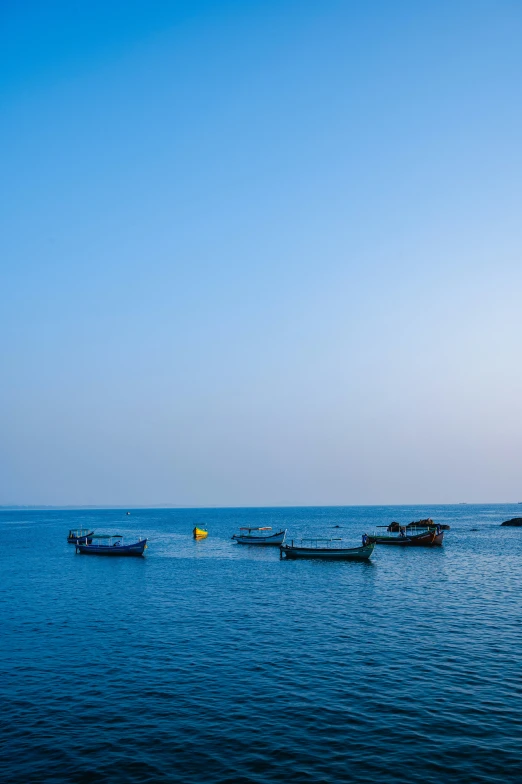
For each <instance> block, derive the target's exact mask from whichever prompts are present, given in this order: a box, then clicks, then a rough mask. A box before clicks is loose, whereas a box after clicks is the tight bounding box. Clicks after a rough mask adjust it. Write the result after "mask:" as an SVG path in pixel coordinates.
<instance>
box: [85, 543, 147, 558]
mask: <svg viewBox="0 0 522 784" xmlns="http://www.w3.org/2000/svg"><path fill="white" fill-rule="evenodd" d="M146 546H147V540H146V539H143V540H142V541H141V542H135V543H134V544H120V545H108V544H77V545H76V552H77V553H80V554H81V555H109V556H120V557H121V556H124V555H126V556H133V555H135V556H140V555H143V553H144V551H145V548H146Z"/></svg>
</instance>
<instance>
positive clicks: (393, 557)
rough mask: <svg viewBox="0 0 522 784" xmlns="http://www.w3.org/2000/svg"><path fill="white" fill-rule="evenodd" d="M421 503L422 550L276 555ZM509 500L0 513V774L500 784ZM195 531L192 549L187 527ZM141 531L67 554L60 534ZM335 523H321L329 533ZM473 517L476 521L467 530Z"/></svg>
mask: <svg viewBox="0 0 522 784" xmlns="http://www.w3.org/2000/svg"><path fill="white" fill-rule="evenodd" d="M427 515H431V516H432V517H433V518H434V519H435V520H436V522H440V523H449V524H450V525H451V526H452V528H451V531H450V532H448V533H447V534H446V539H445V544H444V547H443V548H438V549H434V550H427V549H423V548H419V549H416V548H412V549H404V550H403V549H398V548H385V547H380V548H376V549H375V552H374V559H373V562H372V563H371V564H364V563H351V562H348V563H327V562H314V561H296V562H292V561H288V562H286V561H280V560H279V553H278V550H277V548H274V549H272V548H266V549H260V548H249V547H244V546H241V545H236V544H235V543H233V542H232V541H231V540H230V536H231V535H232V533H233V532H234V531H235V530H236V529H237V527H238V526H239V525H240V524H253V525H263V524H266V525H272V526H273V527H274V528H278V527H279V526H284V527H287V528H288V529H289V536H290V538H298V537H300V536H303V535H333V536H337V535H341V534H342V535H343V536H344V537H345V538H346V540H347V541H348V542H350V543H352V544H353V545H356V544H358V543H359V541H360V535H361V533H362V532H363V531H370V530H373V527H374V526H375V525H380V524H386V523H388V522H390V521H391V520H399V521H403V522H409V521H411V520H413V519H419V518H420V517H425V516H427ZM518 515H522V507H521V506H516V505H513V506H507V505H506V506H471V505H470V506H463V505H462V506H461V505H459V506H453V507H451V506H445V507H436V506H432V507H416V508H414V507H402V508H399V507H346V508H299V509H205V510H193V509H191V510H182V509H172V510H157V509H156V510H133V511H132V514H131V516H130V517H129V516H126V515H125V513H124V512H122V511H118V510H109V511H99V510H89V511H81V512H78V511H33V510H29V511H2V512H0V536H1V547H0V559H1V563H0V570H1V571H0V575H1V577H0V580H1V586H0V587H1V619H2V626H1V648H0V683H1V687H0V691H1V698H2V699H1V704H0V738H1V743H2V749H1V768H0V778H1V780H2V781H3V782H6V783H7V782H16V783H17V784H18V783H19V782H49V784H52V782H60V783H61V782H78V783H79V782H82V783H83V782H111V783H112V782H161V781H169V782H183V783H184V784H185V783H187V784H189V783H192V782H202V783H204V784H214V783H215V784H217V783H218V782H219V783H220V784H224V782H230V783H232V782H239V783H240V784H241V783H242V782H244V783H245V784H246V782H256V783H259V784H260V783H261V782H296V784H300V782H303V784H304V783H305V782H306V783H308V782H309V783H310V784H312V782H314V783H315V782H317V783H318V782H328V783H329V782H345V781H346V782H352V781H353V782H377V781H378V782H386V783H387V784H389V783H394V782H424V783H425V784H426V783H427V782H437V784H439V782H455V783H456V782H459V784H460V782H462V783H463V784H464V782H465V783H466V784H468V783H471V782H472V783H473V784H476V783H478V782H488V783H489V782H515V781H520V779H521V778H522V703H521V695H522V667H521V665H522V645H521V642H522V640H521V624H522V613H521V611H520V606H521V598H520V591H521V586H522V530H520V529H513V528H499V524H500V523H501V522H502V521H503V520H505V519H508V518H509V517H513V516H518ZM196 523H197V524H198V525H201V526H202V527H206V528H208V530H209V532H210V534H209V537H208V539H206V540H203V541H200V542H195V541H193V539H192V538H191V529H192V528H193V526H194V525H195V524H196ZM79 525H84V526H89V527H90V526H92V527H94V528H96V530H97V531H98V532H100V533H101V532H113V533H123V534H130V536H131V538H133V537H134V536H135V535H136V534H142V535H145V536H147V537H149V540H150V547H149V549H148V550H147V555H146V557H145V558H142V559H132V558H130V559H127V558H124V559H117V558H116V559H106V558H95V557H91V558H89V557H85V556H81V555H76V554H75V550H74V546H72V545H67V544H66V541H65V538H66V534H67V531H68V529H69V528H70V527H74V526H79ZM334 525H341V526H342V528H341V529H334V528H333V526H334ZM473 528H476V529H478V530H476V531H472V530H471V529H473Z"/></svg>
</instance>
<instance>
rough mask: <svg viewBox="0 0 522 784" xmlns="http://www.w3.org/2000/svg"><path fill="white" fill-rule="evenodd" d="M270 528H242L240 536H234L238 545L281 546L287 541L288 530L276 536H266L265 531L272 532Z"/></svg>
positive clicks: (279, 532)
mask: <svg viewBox="0 0 522 784" xmlns="http://www.w3.org/2000/svg"><path fill="white" fill-rule="evenodd" d="M271 530H272V528H271V527H270V526H266V525H265V526H262V527H261V528H246V527H244V528H240V529H239V533H238V534H234V536H233V537H232V539H234V540H235V541H236V542H237V543H238V544H260V545H267V544H271V545H281V544H283V542H284V541H285V536H286V530H287V529H286V528H285V529H284V531H278V532H277V533H276V534H265V533H263V531H271Z"/></svg>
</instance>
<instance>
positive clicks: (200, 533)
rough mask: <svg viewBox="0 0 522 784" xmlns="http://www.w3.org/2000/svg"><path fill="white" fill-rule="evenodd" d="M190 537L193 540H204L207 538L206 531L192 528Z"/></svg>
mask: <svg viewBox="0 0 522 784" xmlns="http://www.w3.org/2000/svg"><path fill="white" fill-rule="evenodd" d="M192 535H193V537H194V539H206V537H207V536H208V531H204V530H203V529H202V528H197V527H196V528H194V530H193V531H192Z"/></svg>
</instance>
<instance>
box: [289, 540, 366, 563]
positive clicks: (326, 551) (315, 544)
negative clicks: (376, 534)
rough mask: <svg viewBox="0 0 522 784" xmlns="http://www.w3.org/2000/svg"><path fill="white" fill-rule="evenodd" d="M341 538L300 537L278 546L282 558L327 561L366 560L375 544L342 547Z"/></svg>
mask: <svg viewBox="0 0 522 784" xmlns="http://www.w3.org/2000/svg"><path fill="white" fill-rule="evenodd" d="M342 541H343V540H342V539H337V538H336V539H301V540H300V544H297V545H296V544H294V541H293V540H292V544H283V545H281V547H280V548H279V555H280V558H281V559H282V560H284V559H286V558H289V559H295V558H321V559H323V560H329V561H368V560H369V559H370V558H371V555H372V553H373V549H374V547H375V544H374V543H373V542H369V543H366V544H363V545H361V546H360V547H342V546H340V545H338V544H337V542H342Z"/></svg>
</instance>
